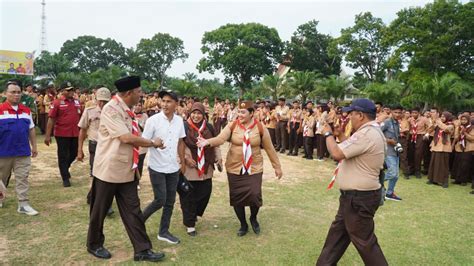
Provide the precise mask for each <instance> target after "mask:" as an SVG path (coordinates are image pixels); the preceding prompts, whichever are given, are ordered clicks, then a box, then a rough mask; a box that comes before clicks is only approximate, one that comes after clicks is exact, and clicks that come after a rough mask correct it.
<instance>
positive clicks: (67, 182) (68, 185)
mask: <svg viewBox="0 0 474 266" xmlns="http://www.w3.org/2000/svg"><path fill="white" fill-rule="evenodd" d="M70 186H71V182H70V181H69V179H64V180H63V187H70Z"/></svg>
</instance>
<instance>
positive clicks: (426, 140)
mask: <svg viewBox="0 0 474 266" xmlns="http://www.w3.org/2000/svg"><path fill="white" fill-rule="evenodd" d="M423 116H424V117H425V118H426V119H427V120H428V132H427V134H425V136H424V137H423V169H422V170H421V173H422V174H424V175H427V174H428V169H429V168H430V162H431V142H433V136H434V124H435V123H434V119H433V118H432V117H434V116H438V117H439V111H438V108H431V111H426V112H424V114H423ZM452 136H454V131H453V134H452Z"/></svg>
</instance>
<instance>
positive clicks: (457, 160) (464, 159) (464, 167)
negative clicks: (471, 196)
mask: <svg viewBox="0 0 474 266" xmlns="http://www.w3.org/2000/svg"><path fill="white" fill-rule="evenodd" d="M473 154H474V153H473V152H469V151H468V152H456V154H455V157H454V164H453V170H452V173H451V175H452V177H453V178H454V179H455V180H456V182H458V183H467V182H470V181H471V177H470V175H471V165H472V163H473V162H474V161H472V155H473Z"/></svg>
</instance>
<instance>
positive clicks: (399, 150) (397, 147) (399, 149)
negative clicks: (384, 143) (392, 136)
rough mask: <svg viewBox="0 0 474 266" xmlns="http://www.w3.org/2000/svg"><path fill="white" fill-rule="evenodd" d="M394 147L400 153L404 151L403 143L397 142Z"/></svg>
mask: <svg viewBox="0 0 474 266" xmlns="http://www.w3.org/2000/svg"><path fill="white" fill-rule="evenodd" d="M393 149H394V150H395V151H396V152H398V153H402V152H403V147H402V144H400V143H397V144H396V145H395V146H394V147H393Z"/></svg>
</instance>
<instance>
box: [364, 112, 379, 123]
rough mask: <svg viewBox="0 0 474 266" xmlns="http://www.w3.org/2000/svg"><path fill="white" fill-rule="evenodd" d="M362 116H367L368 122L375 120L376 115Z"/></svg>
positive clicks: (367, 114)
mask: <svg viewBox="0 0 474 266" xmlns="http://www.w3.org/2000/svg"><path fill="white" fill-rule="evenodd" d="M364 114H365V115H366V116H367V118H368V119H369V120H370V121H372V120H375V118H377V114H375V113H364Z"/></svg>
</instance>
